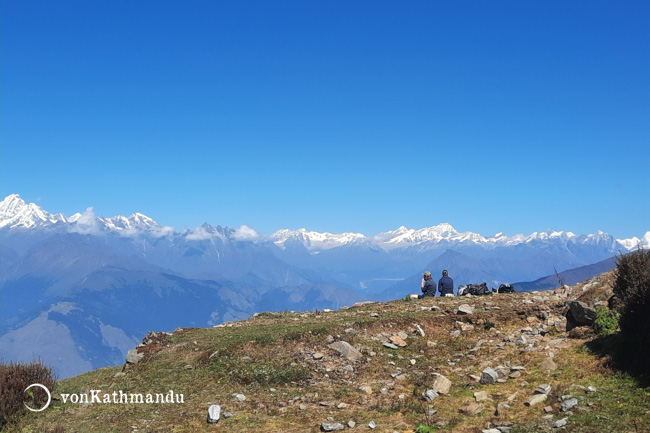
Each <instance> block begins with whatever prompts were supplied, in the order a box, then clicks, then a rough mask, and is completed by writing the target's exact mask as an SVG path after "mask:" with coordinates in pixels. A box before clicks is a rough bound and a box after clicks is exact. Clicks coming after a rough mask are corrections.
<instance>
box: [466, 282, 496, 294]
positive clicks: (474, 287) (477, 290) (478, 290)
mask: <svg viewBox="0 0 650 433" xmlns="http://www.w3.org/2000/svg"><path fill="white" fill-rule="evenodd" d="M467 291H468V293H469V294H470V295H472V296H482V295H491V294H492V292H490V289H488V286H487V283H483V284H468V285H467Z"/></svg>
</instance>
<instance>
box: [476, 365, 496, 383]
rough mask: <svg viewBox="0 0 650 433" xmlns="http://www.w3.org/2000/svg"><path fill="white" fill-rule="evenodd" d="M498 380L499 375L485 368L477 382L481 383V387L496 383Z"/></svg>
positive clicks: (489, 368)
mask: <svg viewBox="0 0 650 433" xmlns="http://www.w3.org/2000/svg"><path fill="white" fill-rule="evenodd" d="M498 378H499V374H498V373H497V372H496V371H494V370H493V369H492V368H491V367H487V368H486V369H485V370H483V372H482V373H481V379H480V380H479V382H480V383H482V384H483V385H492V384H493V383H496V381H497V379H498Z"/></svg>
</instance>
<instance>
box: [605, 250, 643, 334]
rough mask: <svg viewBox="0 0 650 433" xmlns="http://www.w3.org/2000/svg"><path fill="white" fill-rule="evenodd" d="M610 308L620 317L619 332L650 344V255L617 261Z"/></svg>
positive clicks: (631, 255)
mask: <svg viewBox="0 0 650 433" xmlns="http://www.w3.org/2000/svg"><path fill="white" fill-rule="evenodd" d="M613 304H614V307H615V309H616V310H617V311H618V312H619V313H620V320H619V321H620V326H621V332H622V333H623V334H625V335H627V336H630V337H638V338H640V339H642V340H644V341H646V342H650V337H649V336H650V320H648V317H650V251H646V250H644V249H640V250H638V251H634V252H632V253H629V254H625V255H622V256H620V257H618V258H617V260H616V281H615V282H614V299H613Z"/></svg>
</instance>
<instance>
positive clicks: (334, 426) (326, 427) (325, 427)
mask: <svg viewBox="0 0 650 433" xmlns="http://www.w3.org/2000/svg"><path fill="white" fill-rule="evenodd" d="M320 429H321V431H337V430H345V426H344V425H343V424H341V423H339V422H322V423H320Z"/></svg>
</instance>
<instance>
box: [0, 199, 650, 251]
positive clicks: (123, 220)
mask: <svg viewBox="0 0 650 433" xmlns="http://www.w3.org/2000/svg"><path fill="white" fill-rule="evenodd" d="M206 224H207V223H206ZM63 225H67V226H68V227H67V228H68V229H69V230H71V231H82V232H83V231H87V232H88V231H91V230H97V231H99V232H116V233H120V234H122V235H126V236H134V235H138V234H157V235H161V236H164V235H171V234H173V233H176V232H175V230H174V228H173V227H170V226H164V227H163V226H161V225H160V224H159V223H158V222H156V221H155V220H154V219H152V218H150V217H148V216H146V215H143V214H141V213H134V214H131V215H130V216H129V217H125V216H122V215H117V216H114V217H111V218H108V217H103V216H100V217H95V216H94V214H93V213H92V208H88V209H87V210H86V212H84V213H83V214H82V213H75V214H74V215H72V216H70V217H65V216H64V215H63V214H60V213H59V214H51V213H49V212H47V211H44V210H43V209H41V208H40V207H39V206H37V205H36V204H34V203H29V204H27V203H25V201H24V200H23V199H21V198H20V196H19V195H18V194H12V195H9V196H7V197H5V199H3V200H2V202H0V229H2V228H11V229H19V228H20V229H26V228H46V227H61V226H63ZM249 230H250V233H249V236H248V237H247V239H246V240H255V241H259V242H263V241H271V242H273V243H274V244H275V245H277V246H279V247H280V248H284V246H285V244H286V243H287V242H289V241H297V242H300V243H302V244H303V245H304V246H305V248H307V250H309V251H323V250H328V249H333V248H337V247H341V246H345V245H351V244H355V245H376V246H378V247H381V248H382V249H383V250H385V251H390V250H394V249H403V248H410V247H414V246H420V247H424V248H426V247H427V246H429V245H431V244H440V243H451V244H459V243H461V244H462V243H474V244H477V245H483V246H486V247H497V246H513V245H518V244H521V243H530V242H534V241H546V240H553V239H561V240H565V241H572V242H574V243H579V244H591V243H597V242H600V241H602V240H605V241H607V242H610V241H614V242H616V243H618V244H619V246H620V247H621V248H623V249H625V250H626V251H629V250H632V249H635V248H638V247H639V246H642V247H646V248H647V247H649V246H650V231H648V232H646V233H645V235H644V236H643V237H642V238H637V237H633V238H630V239H614V238H613V237H611V236H610V235H608V234H607V233H605V232H602V231H600V230H599V231H598V232H596V233H593V234H588V235H576V234H574V233H572V232H566V231H555V230H546V231H541V232H534V233H532V234H531V235H529V236H525V235H522V234H517V235H514V236H506V235H504V234H503V233H497V234H496V235H494V236H490V237H484V236H482V235H480V234H478V233H473V232H462V233H461V232H458V231H457V230H456V229H454V227H453V226H451V224H448V223H442V224H439V225H437V226H431V227H426V228H422V229H418V230H416V229H408V228H406V227H404V226H401V227H399V228H398V229H396V230H393V231H388V232H384V233H379V234H377V235H374V236H371V237H367V236H366V235H364V234H361V233H341V234H332V233H327V232H324V233H320V232H315V231H308V230H306V229H304V228H303V229H299V230H289V229H282V230H278V231H276V232H275V233H273V234H272V235H270V236H267V237H263V236H260V235H259V234H258V233H257V232H255V231H254V230H253V229H250V228H249ZM201 231H202V230H201V228H197V229H194V230H186V231H185V232H183V233H184V234H185V235H188V236H190V237H192V236H200V234H201ZM234 231H235V229H233V232H234Z"/></svg>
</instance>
